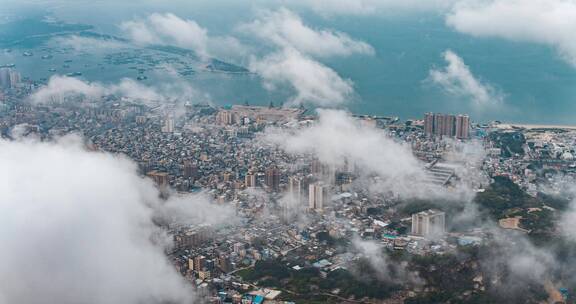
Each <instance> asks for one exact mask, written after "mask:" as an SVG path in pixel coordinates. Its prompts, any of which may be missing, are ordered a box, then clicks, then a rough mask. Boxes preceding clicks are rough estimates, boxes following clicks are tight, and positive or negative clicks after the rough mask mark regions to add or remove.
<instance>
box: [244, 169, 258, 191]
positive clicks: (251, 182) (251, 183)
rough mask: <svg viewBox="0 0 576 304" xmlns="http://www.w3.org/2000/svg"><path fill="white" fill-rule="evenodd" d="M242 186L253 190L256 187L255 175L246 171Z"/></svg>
mask: <svg viewBox="0 0 576 304" xmlns="http://www.w3.org/2000/svg"><path fill="white" fill-rule="evenodd" d="M244 184H245V185H246V188H254V187H256V175H255V174H254V173H253V172H252V171H248V173H246V176H245V177H244Z"/></svg>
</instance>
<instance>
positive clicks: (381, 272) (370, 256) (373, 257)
mask: <svg viewBox="0 0 576 304" xmlns="http://www.w3.org/2000/svg"><path fill="white" fill-rule="evenodd" d="M352 247H353V248H354V250H355V251H357V252H358V253H359V254H360V255H361V256H363V257H364V258H365V259H366V260H367V261H368V263H369V265H370V267H371V268H372V270H373V271H374V273H375V275H376V277H377V278H378V280H380V281H385V282H397V283H402V284H406V283H416V284H421V283H422V280H421V278H419V277H418V275H417V274H416V273H412V272H410V271H408V269H406V267H404V266H403V265H402V264H399V263H395V262H393V261H390V257H389V256H388V255H387V254H386V252H385V251H384V247H383V246H381V245H380V244H378V243H376V242H375V241H367V240H362V239H361V238H359V237H357V236H356V237H354V238H353V239H352ZM358 275H359V276H360V277H362V276H364V275H365V274H362V273H360V274H358Z"/></svg>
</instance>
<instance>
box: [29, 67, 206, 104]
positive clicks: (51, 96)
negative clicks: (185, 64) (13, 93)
mask: <svg viewBox="0 0 576 304" xmlns="http://www.w3.org/2000/svg"><path fill="white" fill-rule="evenodd" d="M165 77H171V80H172V81H170V82H166V83H162V84H159V85H157V86H156V87H149V86H145V85H143V84H141V83H139V82H137V81H134V80H132V79H129V78H124V79H122V80H120V82H119V83H117V84H103V83H100V82H87V81H84V80H81V79H78V78H74V77H67V76H61V75H54V76H52V77H51V78H50V80H49V81H48V83H47V84H46V85H44V86H42V87H40V88H39V89H38V90H36V91H35V92H34V93H33V94H32V95H30V100H31V101H32V102H33V103H50V102H56V103H58V102H62V101H65V100H66V99H68V98H73V97H85V98H88V99H90V100H97V99H99V98H102V97H104V96H107V95H118V96H120V97H128V98H131V99H135V100H140V101H142V102H145V103H155V102H162V101H167V100H181V99H196V98H201V99H206V97H205V96H204V97H202V96H200V95H199V94H198V92H197V91H196V90H195V89H194V88H193V87H192V86H190V84H188V83H187V82H185V81H183V80H181V79H179V78H178V77H177V76H175V75H174V72H173V71H171V70H170V69H169V70H168V75H165Z"/></svg>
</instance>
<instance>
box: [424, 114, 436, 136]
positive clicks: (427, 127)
mask: <svg viewBox="0 0 576 304" xmlns="http://www.w3.org/2000/svg"><path fill="white" fill-rule="evenodd" d="M424 134H426V136H432V135H434V114H433V113H426V114H425V115H424Z"/></svg>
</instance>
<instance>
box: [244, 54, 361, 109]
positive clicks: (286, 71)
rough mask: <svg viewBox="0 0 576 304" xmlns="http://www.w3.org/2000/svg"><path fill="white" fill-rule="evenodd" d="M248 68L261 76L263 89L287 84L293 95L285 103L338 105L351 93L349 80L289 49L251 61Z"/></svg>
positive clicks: (352, 88)
mask: <svg viewBox="0 0 576 304" xmlns="http://www.w3.org/2000/svg"><path fill="white" fill-rule="evenodd" d="M250 70H252V71H254V72H256V73H258V74H259V75H260V76H261V77H262V79H263V81H264V85H265V87H266V88H267V89H270V90H274V89H276V88H277V87H279V86H288V87H291V88H292V89H293V90H294V91H295V96H294V97H292V98H291V99H290V100H289V101H288V105H299V104H304V103H311V104H314V105H316V106H320V107H332V106H339V105H342V104H344V103H346V102H348V101H350V99H351V98H352V95H353V93H354V87H353V83H352V81H351V80H349V79H343V78H341V77H340V75H338V73H336V72H335V71H334V70H332V69H331V68H329V67H327V66H325V65H323V64H321V63H319V62H318V61H315V60H314V59H312V58H310V57H308V56H306V55H304V54H302V53H300V52H299V51H297V50H295V49H291V48H289V49H285V50H283V51H279V52H276V53H273V54H271V55H268V56H266V57H264V58H262V59H254V60H252V62H251V63H250Z"/></svg>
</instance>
